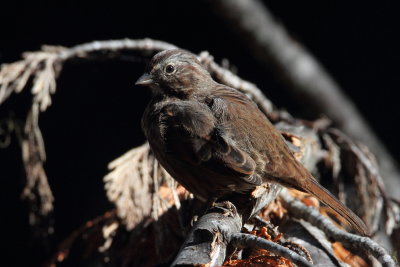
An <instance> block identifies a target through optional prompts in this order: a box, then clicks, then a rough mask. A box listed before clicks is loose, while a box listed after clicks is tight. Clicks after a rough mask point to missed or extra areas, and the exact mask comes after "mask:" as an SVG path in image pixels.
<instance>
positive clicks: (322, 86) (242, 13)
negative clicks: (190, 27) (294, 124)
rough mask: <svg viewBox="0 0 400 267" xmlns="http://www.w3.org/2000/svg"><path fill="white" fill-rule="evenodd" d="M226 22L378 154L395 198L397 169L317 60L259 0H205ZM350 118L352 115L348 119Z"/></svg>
mask: <svg viewBox="0 0 400 267" xmlns="http://www.w3.org/2000/svg"><path fill="white" fill-rule="evenodd" d="M208 2H209V3H210V5H211V6H212V7H213V8H214V9H215V10H216V13H217V15H218V16H219V17H221V18H222V19H223V20H225V21H226V22H227V23H226V24H227V26H228V27H230V28H231V29H232V30H233V31H235V32H237V33H239V35H240V39H241V40H243V41H244V42H245V44H246V46H247V47H248V48H249V51H250V53H253V54H254V58H255V59H256V60H258V61H259V62H261V64H263V65H264V66H267V67H269V69H271V70H272V71H274V72H275V73H276V74H277V75H278V76H281V77H282V79H280V81H282V82H283V83H285V85H286V86H285V88H288V89H291V90H290V93H292V94H293V95H296V96H297V97H298V98H299V99H301V101H298V103H301V104H303V105H305V106H306V107H307V109H313V110H314V113H316V114H319V113H323V114H326V115H327V116H328V117H329V118H330V119H331V120H332V121H333V122H334V123H335V124H336V126H337V127H339V128H340V129H341V130H343V131H344V132H345V133H347V134H348V135H349V136H351V137H352V138H354V139H355V140H360V141H362V142H363V143H365V144H368V145H369V147H370V149H371V150H372V151H373V152H374V153H375V155H377V158H378V160H379V163H380V168H381V171H382V173H383V175H382V176H383V178H384V182H385V184H386V188H387V189H388V191H389V194H390V195H392V196H394V197H397V198H398V197H399V196H400V192H399V190H397V188H400V170H399V168H398V165H397V162H396V160H395V159H393V157H392V156H391V155H390V153H389V152H388V151H387V149H386V148H385V146H384V144H383V143H382V142H381V141H380V140H379V138H378V137H377V136H376V134H375V133H374V132H373V130H372V129H371V127H370V126H369V125H368V123H367V122H366V121H365V119H364V118H363V116H362V115H361V114H360V112H359V111H358V110H357V108H356V107H355V105H354V103H352V101H351V100H350V99H349V98H348V97H347V96H346V95H345V94H344V93H343V90H342V89H341V88H340V86H339V85H338V84H337V83H336V81H334V79H333V78H332V77H331V76H330V75H329V74H328V73H327V72H326V70H325V69H324V68H323V67H322V66H321V64H320V63H319V62H318V61H317V59H315V58H314V57H313V56H312V55H311V53H310V52H309V51H307V50H306V49H305V48H304V47H303V46H302V45H301V44H300V43H299V42H297V41H295V40H294V39H293V38H292V37H291V36H290V35H289V34H288V32H287V30H286V29H285V28H284V27H283V26H282V25H281V24H280V23H279V22H277V20H276V19H275V18H274V16H273V15H272V14H271V12H270V11H269V10H268V9H267V7H265V6H264V5H263V4H262V3H261V1H259V0H237V1H230V0H212V1H208ZM349 118H351V119H349Z"/></svg>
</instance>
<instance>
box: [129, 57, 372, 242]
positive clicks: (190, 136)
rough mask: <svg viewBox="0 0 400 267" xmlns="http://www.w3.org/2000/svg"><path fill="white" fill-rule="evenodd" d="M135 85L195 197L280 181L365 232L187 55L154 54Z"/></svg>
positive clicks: (251, 108)
mask: <svg viewBox="0 0 400 267" xmlns="http://www.w3.org/2000/svg"><path fill="white" fill-rule="evenodd" d="M137 84H138V85H145V86H149V87H150V88H151V89H152V92H153V99H152V100H151V102H150V104H149V105H148V107H147V108H146V110H145V113H144V115H143V119H142V127H143V130H144V133H145V135H146V137H147V139H148V141H149V143H150V147H151V149H152V150H153V152H154V154H155V156H156V158H157V159H158V160H159V161H160V163H161V164H162V165H163V167H164V168H165V169H166V170H167V171H168V172H169V173H170V174H171V175H172V176H173V177H174V178H175V179H176V180H177V181H178V182H179V183H181V184H182V185H183V186H185V187H186V188H187V189H188V190H189V191H191V192H192V193H193V194H194V195H195V196H196V197H198V198H199V199H201V200H203V201H206V200H207V199H209V198H211V197H213V196H221V195H227V194H229V193H232V192H238V193H248V192H250V191H251V190H252V189H254V188H255V187H256V186H257V185H260V184H262V183H265V182H271V183H279V184H281V185H283V186H286V187H291V188H295V189H297V190H300V191H304V192H308V193H311V194H313V195H314V196H316V197H317V198H318V199H319V200H321V201H322V202H323V203H325V204H326V205H328V206H329V207H330V208H331V209H333V210H334V211H336V212H337V213H338V214H340V215H341V216H342V217H343V218H345V219H346V220H347V221H348V222H349V223H350V224H351V225H352V226H353V227H354V229H355V230H357V231H358V232H359V233H360V234H362V235H368V230H367V227H366V226H365V224H364V223H363V221H362V220H361V219H360V218H359V217H357V215H355V214H354V213H353V212H352V211H351V210H349V209H348V208H347V207H345V206H344V205H343V204H342V203H341V202H340V201H339V200H337V199H336V198H335V197H334V196H333V195H332V194H331V193H329V191H327V190H326V189H325V188H323V187H322V186H321V185H320V184H319V183H318V182H316V181H315V179H314V178H313V177H312V175H311V174H310V173H309V172H308V171H307V170H306V169H305V168H304V167H303V166H302V165H301V164H300V163H299V162H298V161H297V160H296V159H295V158H294V156H293V155H292V153H291V151H290V150H289V148H288V147H287V145H286V144H285V142H284V140H283V137H282V136H281V134H280V133H279V132H278V131H277V130H276V129H275V128H274V127H273V125H272V124H271V123H270V122H269V120H268V119H267V118H266V117H265V115H264V114H263V113H262V112H261V111H260V110H259V109H258V107H257V106H256V105H255V104H254V103H253V102H252V101H251V100H250V99H249V98H247V97H246V96H245V95H244V94H242V93H240V92H239V91H237V90H235V89H233V88H230V87H227V86H225V85H222V84H218V83H217V82H215V81H214V80H213V79H212V78H211V76H210V74H209V73H208V72H207V71H206V70H205V69H204V68H203V67H202V65H201V64H200V62H199V61H198V60H197V58H196V57H195V56H194V55H193V54H191V53H188V52H186V51H183V50H168V51H164V52H160V53H158V54H157V55H155V56H154V57H153V59H152V60H151V62H150V64H149V66H148V68H147V70H146V73H145V74H143V75H142V77H140V78H139V80H138V81H137Z"/></svg>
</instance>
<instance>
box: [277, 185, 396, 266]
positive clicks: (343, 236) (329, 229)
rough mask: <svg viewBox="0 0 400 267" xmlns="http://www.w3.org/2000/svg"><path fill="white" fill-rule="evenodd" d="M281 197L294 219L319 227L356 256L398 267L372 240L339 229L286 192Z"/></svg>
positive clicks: (384, 250)
mask: <svg viewBox="0 0 400 267" xmlns="http://www.w3.org/2000/svg"><path fill="white" fill-rule="evenodd" d="M280 197H281V198H282V200H283V201H284V203H285V206H286V208H287V209H288V210H289V212H290V213H291V214H292V215H293V216H294V217H296V218H300V219H303V220H306V221H308V222H309V223H311V224H312V225H315V226H317V227H318V228H319V229H321V230H322V231H323V232H324V233H325V234H326V235H328V236H329V237H330V238H332V239H334V240H338V241H340V242H341V243H342V244H343V245H344V246H345V247H347V248H348V249H350V250H351V251H353V252H355V253H356V254H359V255H363V254H364V253H367V254H372V255H373V256H374V257H375V258H376V259H377V260H378V261H379V262H380V263H381V264H382V266H385V267H395V266H397V265H396V263H395V261H394V260H393V258H392V257H391V256H390V255H389V253H388V252H387V251H386V249H384V248H383V247H382V246H380V245H379V244H377V243H376V242H374V241H373V240H372V239H370V238H368V237H362V236H358V235H353V234H350V233H347V232H345V231H343V230H340V229H338V228H337V227H335V225H334V224H333V223H332V222H331V221H330V220H329V219H328V218H326V217H324V216H322V215H321V214H320V213H319V212H318V211H317V210H316V209H313V208H311V207H307V206H306V205H304V204H302V203H301V202H300V201H298V200H296V199H295V198H293V197H292V196H290V195H289V194H288V193H287V192H286V191H282V193H281V194H280Z"/></svg>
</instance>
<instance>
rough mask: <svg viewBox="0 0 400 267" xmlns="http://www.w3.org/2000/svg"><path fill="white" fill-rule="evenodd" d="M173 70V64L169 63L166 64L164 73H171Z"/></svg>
mask: <svg viewBox="0 0 400 267" xmlns="http://www.w3.org/2000/svg"><path fill="white" fill-rule="evenodd" d="M174 71H175V67H174V66H173V65H171V64H169V65H167V66H166V67H165V72H166V73H169V74H171V73H173V72H174Z"/></svg>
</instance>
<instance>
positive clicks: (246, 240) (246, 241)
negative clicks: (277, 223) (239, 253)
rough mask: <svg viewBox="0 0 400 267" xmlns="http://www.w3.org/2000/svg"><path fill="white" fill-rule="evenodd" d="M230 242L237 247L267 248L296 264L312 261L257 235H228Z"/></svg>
mask: <svg viewBox="0 0 400 267" xmlns="http://www.w3.org/2000/svg"><path fill="white" fill-rule="evenodd" d="M230 243H231V244H232V245H233V246H234V247H237V248H246V247H255V248H261V249H266V250H269V251H271V252H273V253H275V254H276V255H279V256H282V257H285V258H287V259H289V260H290V261H292V262H293V263H295V264H297V266H304V267H311V266H313V265H312V263H310V262H308V261H307V260H306V259H305V258H303V257H302V256H300V255H299V254H297V253H296V252H294V251H292V250H290V249H288V248H285V247H283V246H281V245H279V244H277V243H274V242H271V241H268V240H266V239H264V238H261V237H258V236H254V235H250V234H233V235H232V236H231V237H230Z"/></svg>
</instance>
